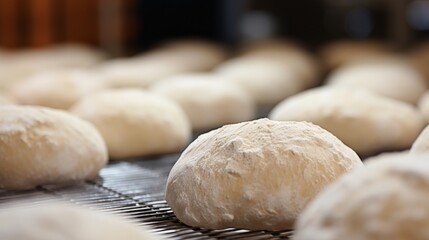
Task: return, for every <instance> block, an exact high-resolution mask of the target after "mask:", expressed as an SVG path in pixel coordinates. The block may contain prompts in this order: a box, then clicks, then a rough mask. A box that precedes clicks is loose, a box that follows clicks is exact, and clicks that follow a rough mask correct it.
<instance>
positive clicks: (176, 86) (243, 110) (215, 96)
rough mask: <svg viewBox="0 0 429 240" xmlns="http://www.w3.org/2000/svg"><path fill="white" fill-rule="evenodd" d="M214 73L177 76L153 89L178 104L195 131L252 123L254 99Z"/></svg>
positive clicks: (152, 88)
mask: <svg viewBox="0 0 429 240" xmlns="http://www.w3.org/2000/svg"><path fill="white" fill-rule="evenodd" d="M220 78H222V76H217V75H213V74H187V75H177V76H174V77H171V78H168V79H166V80H163V81H160V82H158V83H156V84H154V85H153V86H152V87H151V90H152V91H153V92H155V93H158V94H161V95H164V96H166V97H169V98H170V99H172V100H174V101H175V102H177V103H178V104H179V105H180V106H181V107H182V108H183V110H184V111H185V113H186V114H187V115H188V118H189V120H190V122H191V125H192V128H193V130H207V129H212V128H216V127H220V126H222V125H225V124H229V123H238V122H242V121H247V120H251V119H253V118H254V117H255V114H256V104H254V102H253V99H252V97H251V96H250V95H249V94H248V93H247V92H246V91H245V90H244V89H242V88H241V87H240V86H238V85H236V84H234V83H232V82H228V81H221V80H220Z"/></svg>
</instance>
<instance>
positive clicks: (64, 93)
mask: <svg viewBox="0 0 429 240" xmlns="http://www.w3.org/2000/svg"><path fill="white" fill-rule="evenodd" d="M102 88H104V85H103V83H102V82H101V80H100V79H99V78H98V77H96V76H95V75H94V74H91V73H89V72H87V71H83V70H68V69H67V70H65V69H64V70H56V71H47V72H42V73H39V74H36V75H34V76H32V77H30V78H29V79H27V80H25V81H22V82H20V83H18V84H16V85H14V86H13V87H11V89H10V90H9V94H10V95H11V96H12V97H13V98H14V99H16V101H17V102H18V103H19V104H24V105H40V106H45V107H51V108H58V109H65V110H67V109H68V108H70V106H71V105H73V104H74V103H75V102H76V101H78V100H79V99H81V98H82V97H85V96H87V95H90V94H92V93H94V92H96V91H99V90H100V89H102Z"/></svg>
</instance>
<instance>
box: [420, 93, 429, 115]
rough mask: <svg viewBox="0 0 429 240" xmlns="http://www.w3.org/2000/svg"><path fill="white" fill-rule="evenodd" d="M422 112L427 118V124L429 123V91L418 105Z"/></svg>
mask: <svg viewBox="0 0 429 240" xmlns="http://www.w3.org/2000/svg"><path fill="white" fill-rule="evenodd" d="M417 106H418V108H419V110H420V112H421V113H422V115H423V117H424V118H425V120H426V122H428V123H429V91H426V92H425V93H424V94H423V95H422V96H421V97H420V99H419V102H418V104H417Z"/></svg>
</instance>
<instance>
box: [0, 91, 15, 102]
mask: <svg viewBox="0 0 429 240" xmlns="http://www.w3.org/2000/svg"><path fill="white" fill-rule="evenodd" d="M15 103H16V102H15V100H14V99H13V98H11V97H10V96H9V95H8V94H4V93H1V92H0V105H2V104H15Z"/></svg>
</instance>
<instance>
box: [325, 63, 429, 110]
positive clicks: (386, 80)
mask: <svg viewBox="0 0 429 240" xmlns="http://www.w3.org/2000/svg"><path fill="white" fill-rule="evenodd" d="M328 84H330V85H334V86H346V87H351V88H364V89H367V90H369V91H372V92H375V93H378V94H381V95H383V96H387V97H391V98H394V99H398V100H402V101H405V102H409V103H412V104H415V103H417V101H418V100H419V98H420V96H421V95H422V94H423V93H424V92H425V91H426V89H427V86H426V82H425V80H424V78H423V76H421V75H420V74H419V72H417V71H416V70H414V69H413V68H412V67H411V66H410V65H408V64H406V63H405V62H402V61H400V60H393V59H392V60H383V61H375V60H374V61H366V62H361V63H353V64H349V65H347V66H344V67H341V68H339V69H338V70H336V71H335V72H334V73H333V74H332V75H331V76H330V77H329V78H328Z"/></svg>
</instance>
